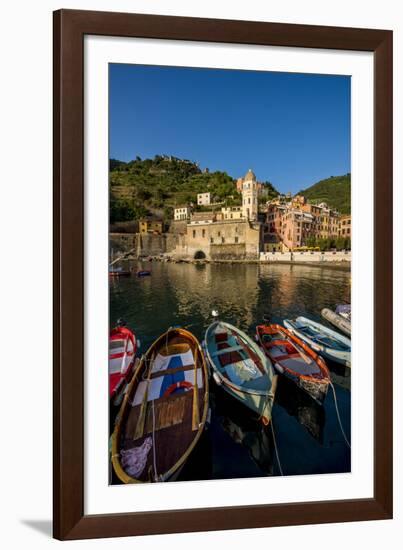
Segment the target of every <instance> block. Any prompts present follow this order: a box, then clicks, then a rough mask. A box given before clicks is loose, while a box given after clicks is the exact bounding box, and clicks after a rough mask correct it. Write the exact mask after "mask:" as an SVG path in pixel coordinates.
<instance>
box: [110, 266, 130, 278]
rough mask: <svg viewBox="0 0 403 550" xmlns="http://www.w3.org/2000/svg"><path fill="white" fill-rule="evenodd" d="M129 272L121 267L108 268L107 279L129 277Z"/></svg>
mask: <svg viewBox="0 0 403 550" xmlns="http://www.w3.org/2000/svg"><path fill="white" fill-rule="evenodd" d="M130 275H131V271H129V270H128V269H123V268H122V267H110V268H109V277H130Z"/></svg>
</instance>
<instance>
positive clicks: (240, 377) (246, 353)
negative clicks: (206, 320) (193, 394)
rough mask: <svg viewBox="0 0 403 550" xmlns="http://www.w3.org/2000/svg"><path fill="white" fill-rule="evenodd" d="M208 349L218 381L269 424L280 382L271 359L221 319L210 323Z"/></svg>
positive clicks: (239, 331)
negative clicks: (277, 383) (277, 386)
mask: <svg viewBox="0 0 403 550" xmlns="http://www.w3.org/2000/svg"><path fill="white" fill-rule="evenodd" d="M205 349H206V354H207V358H208V360H209V363H210V365H211V367H212V369H213V377H214V380H215V381H216V383H217V384H219V385H222V387H223V389H225V390H226V391H227V392H228V393H229V394H230V395H232V396H233V397H235V398H236V399H238V400H239V401H241V403H243V404H244V405H246V407H248V408H249V409H251V410H252V411H254V412H256V413H258V414H259V416H260V419H261V421H262V422H263V424H264V425H266V426H267V425H268V424H269V422H270V420H271V411H272V407H273V401H274V394H275V387H276V382H277V376H276V375H275V374H274V371H273V367H272V364H271V361H270V359H268V358H267V357H266V356H265V354H264V353H263V352H262V351H261V350H260V349H259V346H258V345H257V344H256V343H255V342H253V340H251V338H249V336H247V335H246V334H245V333H244V332H242V331H241V330H239V329H238V328H236V327H234V326H232V325H230V324H229V323H224V322H222V321H215V322H214V323H212V324H211V325H210V326H209V327H208V329H207V331H206V336H205Z"/></svg>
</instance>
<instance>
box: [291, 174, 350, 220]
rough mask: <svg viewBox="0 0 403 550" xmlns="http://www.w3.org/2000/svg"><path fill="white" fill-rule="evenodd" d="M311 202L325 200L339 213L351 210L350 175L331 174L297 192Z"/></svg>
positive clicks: (347, 212)
mask: <svg viewBox="0 0 403 550" xmlns="http://www.w3.org/2000/svg"><path fill="white" fill-rule="evenodd" d="M299 194H300V195H304V196H305V197H306V198H307V199H309V201H310V202H312V203H320V202H326V203H327V204H328V205H329V206H330V207H331V208H334V209H335V210H338V211H339V212H340V213H341V214H350V212H351V175H350V174H345V175H344V176H331V177H330V178H327V179H324V180H321V181H318V182H317V183H315V184H314V185H311V187H308V188H307V189H304V190H302V191H300V192H299Z"/></svg>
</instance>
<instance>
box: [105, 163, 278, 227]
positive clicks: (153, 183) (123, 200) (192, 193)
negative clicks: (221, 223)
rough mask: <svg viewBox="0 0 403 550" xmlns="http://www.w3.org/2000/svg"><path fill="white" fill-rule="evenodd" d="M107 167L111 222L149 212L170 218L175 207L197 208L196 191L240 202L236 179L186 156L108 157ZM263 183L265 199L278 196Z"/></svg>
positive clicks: (227, 200)
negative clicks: (265, 190) (118, 158)
mask: <svg viewBox="0 0 403 550" xmlns="http://www.w3.org/2000/svg"><path fill="white" fill-rule="evenodd" d="M109 169H110V175H109V186H110V221H111V223H115V222H119V221H128V220H130V221H132V220H138V219H140V218H142V217H144V216H146V215H150V214H152V215H156V216H159V217H163V218H164V219H165V220H169V219H172V218H173V209H174V207H175V206H180V205H183V204H189V203H193V204H194V205H195V208H196V209H197V206H196V204H197V193H206V192H210V193H211V197H212V199H213V200H214V201H215V202H225V203H226V204H227V205H228V206H232V205H238V204H241V196H240V195H239V193H237V190H236V180H235V179H234V178H233V177H231V176H230V175H229V174H227V172H220V171H215V172H209V171H208V170H204V171H202V170H201V169H200V168H199V166H198V164H196V163H194V162H192V161H189V160H186V159H179V158H176V157H172V156H166V155H164V156H162V155H156V156H155V157H154V158H153V159H141V158H140V157H136V159H135V160H133V161H130V162H123V161H119V160H116V159H111V160H110V162H109ZM266 185H267V189H268V194H269V198H271V197H273V196H277V195H278V192H277V191H276V189H275V188H274V187H273V186H272V185H271V184H270V183H269V182H266Z"/></svg>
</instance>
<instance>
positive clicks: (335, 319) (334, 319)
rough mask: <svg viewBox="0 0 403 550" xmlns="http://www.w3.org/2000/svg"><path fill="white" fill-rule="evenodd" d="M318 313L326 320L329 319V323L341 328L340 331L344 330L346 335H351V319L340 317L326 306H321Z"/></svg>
mask: <svg viewBox="0 0 403 550" xmlns="http://www.w3.org/2000/svg"><path fill="white" fill-rule="evenodd" d="M320 314H321V315H322V317H323V318H324V319H326V321H329V323H332V325H334V326H335V327H336V328H338V329H339V330H341V332H344V334H347V336H351V321H349V320H348V319H347V318H345V317H342V316H341V315H339V314H338V313H336V312H334V311H332V310H331V309H328V308H327V307H325V308H323V309H322V311H321V312H320Z"/></svg>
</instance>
